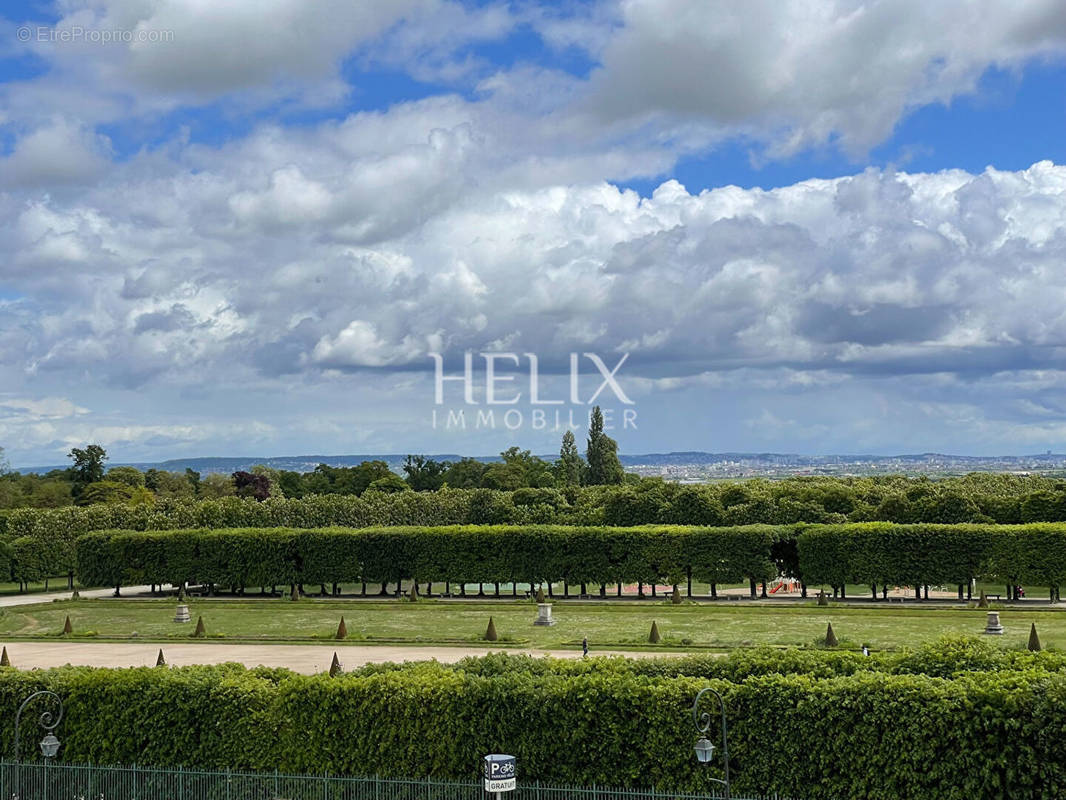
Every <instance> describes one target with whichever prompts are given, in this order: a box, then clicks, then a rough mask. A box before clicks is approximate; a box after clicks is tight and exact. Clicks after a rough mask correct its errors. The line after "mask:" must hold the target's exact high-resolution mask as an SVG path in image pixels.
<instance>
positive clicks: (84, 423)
mask: <svg viewBox="0 0 1066 800" xmlns="http://www.w3.org/2000/svg"><path fill="white" fill-rule="evenodd" d="M0 15H2V16H0V41H2V42H3V44H4V46H3V47H0V107H2V108H3V110H4V111H3V114H2V115H0V447H3V448H4V449H5V451H6V456H7V459H8V460H9V461H10V462H11V463H12V464H15V465H38V464H50V463H62V462H63V461H64V456H65V454H66V452H67V451H69V449H70V448H71V447H74V446H82V445H84V444H85V443H88V442H97V443H99V444H102V445H103V446H104V447H106V448H107V449H108V451H109V452H111V453H112V454H113V456H114V457H115V458H117V459H121V460H124V461H138V462H140V461H143V462H156V461H161V460H164V459H166V458H173V457H182V456H201V455H203V454H205V453H220V454H226V453H247V452H253V453H254V452H263V453H307V452H315V451H326V452H329V451H332V452H391V453H395V452H464V453H480V454H485V453H495V452H499V451H501V450H503V449H505V448H507V447H508V446H511V445H518V446H520V447H522V448H523V449H530V450H532V451H533V452H538V453H551V452H555V451H556V450H557V448H558V443H559V438H560V436H561V433H562V431H561V429H559V427H558V426H557V425H556V426H553V425H552V423H553V422H554V419H555V417H554V415H555V409H558V410H559V414H560V419H562V420H563V422H564V424H565V423H566V422H569V419H570V416H569V414H571V413H572V414H573V415H574V417H575V418H576V419H578V420H580V418H581V416H582V414H584V413H587V401H588V397H589V394H590V393H591V391H593V390H594V389H595V386H596V383H594V382H593V381H595V380H598V376H599V375H600V373H599V372H598V371H597V369H595V368H594V366H593V364H592V362H591V361H590V360H589V359H588V358H587V357H586V356H585V354H587V353H592V354H595V355H596V356H597V357H598V358H600V359H601V360H602V362H603V364H604V365H605V366H606V368H607V369H610V368H613V367H614V366H615V365H616V364H617V363H618V362H619V360H620V359H621V358H623V356H624V357H625V359H626V360H625V363H624V364H623V365H622V366H621V367H620V369H619V372H618V374H617V379H618V382H619V384H620V386H622V387H623V388H624V390H625V393H626V395H627V397H628V399H629V400H631V401H632V402H631V404H629V403H625V402H622V401H621V400H620V399H619V398H617V397H616V396H614V395H613V393H607V394H605V395H602V396H601V397H600V398H598V401H599V402H601V403H602V404H603V405H604V406H605V408H608V407H609V410H612V411H613V412H614V419H616V420H624V418H625V414H626V412H627V411H628V412H630V415H631V417H632V421H633V425H632V426H631V427H628V428H626V429H622V428H619V429H617V431H616V433H617V435H616V438H618V440H619V443H620V447H621V450H622V452H623V453H647V452H663V451H676V450H705V451H718V452H722V451H737V452H759V451H774V452H794V453H800V454H808V455H810V454H824V453H848V452H850V453H855V452H858V453H864V452H865V453H878V454H893V453H907V452H930V451H935V452H946V453H958V454H962V455H974V454H996V453H1018V454H1023V453H1034V452H1035V453H1042V452H1045V451H1046V450H1048V449H1051V450H1053V451H1055V452H1066V391H1064V390H1066V312H1064V311H1063V309H1064V308H1066V271H1064V270H1063V269H1062V264H1063V263H1066V166H1064V165H1066V104H1064V103H1063V101H1062V87H1063V86H1066V5H1063V4H1062V3H1061V2H1058V1H1057V0H1031V1H1029V2H1024V3H994V2H993V3H987V4H980V3H979V4H977V5H976V6H975V5H974V4H973V3H971V2H964V0H942V2H937V3H919V2H910V1H909V0H894V1H893V2H882V3H866V2H859V1H858V0H856V1H855V2H851V1H850V0H840V1H839V2H827V3H821V4H814V5H812V4H810V3H806V2H802V1H801V0H780V2H777V1H772V0H756V1H754V2H746V3H737V4H724V5H723V4H712V3H705V2H698V1H697V0H657V1H656V2H651V0H631V1H630V2H615V0H599V1H598V2H591V3H578V2H566V3H551V4H548V3H537V2H530V3H493V2H474V1H473V0H470V1H469V2H466V1H460V0H390V2H360V3H332V2H331V3H324V4H306V3H302V2H298V1H297V0H265V2H254V3H253V2H251V0H231V2H227V3H217V4H204V3H200V4H192V5H190V4H189V3H187V2H184V0H160V1H159V2H153V3H134V2H129V0H64V2H47V0H46V2H36V1H34V2H29V0H26V2H10V3H6V4H5V5H4V8H3V10H2V11H0ZM75 31H81V32H82V33H81V34H79V35H75V33H74V32H75ZM86 32H88V33H86ZM104 32H107V36H106V37H104V36H103V33H104ZM664 56H669V57H664ZM467 352H470V353H473V354H475V355H476V354H481V353H485V352H489V353H493V352H503V353H514V354H517V355H518V356H519V357H520V360H521V363H520V364H515V363H512V362H510V361H501V362H500V366H501V369H502V371H501V373H500V374H505V373H510V376H512V377H514V378H515V379H516V381H519V382H521V381H524V378H522V375H523V374H524V373H523V372H522V368H524V367H526V366H527V363H526V362H527V354H533V355H534V356H536V358H537V360H538V364H539V365H540V367H541V371H542V374H543V376H544V382H543V387H542V388H543V394H542V398H543V399H548V400H553V401H554V400H562V401H563V402H562V403H561V404H557V405H550V404H544V405H541V406H539V408H541V409H542V410H543V412H544V413H543V415H542V414H541V413H540V412H539V411H538V406H537V404H535V403H532V402H531V399H532V398H531V396H530V392H529V389H528V387H527V386H526V385H525V384H524V383H523V385H522V386H518V387H517V388H518V389H519V390H521V391H522V392H523V397H522V398H521V400H520V401H519V402H518V403H516V404H514V406H502V405H501V406H500V407H499V410H498V412H497V413H496V415H495V418H494V419H493V424H492V425H491V426H490V425H488V424H486V425H482V426H480V427H479V426H476V425H470V424H465V425H459V424H458V423H457V424H456V425H454V426H448V425H447V424H446V423H447V420H448V411H449V410H451V411H452V412H456V413H455V417H456V418H458V416H459V415H458V413H457V412H458V411H459V410H464V411H465V414H464V415H463V418H464V422H465V423H469V422H470V420H471V419H474V420H475V421H476V420H477V418H478V417H477V411H478V409H479V408H480V409H481V410H482V411H484V410H485V409H484V403H483V401H484V399H485V395H484V394H483V392H484V385H485V384H484V378H485V371H484V368H483V366H482V367H479V373H478V380H479V387H480V388H478V390H477V393H475V396H474V400H475V402H474V403H469V402H468V401H467V400H466V399H465V398H464V397H463V395H462V393H461V392H460V391H459V387H458V385H457V384H449V385H448V386H447V392H446V394H447V398H446V401H445V402H444V403H437V402H436V401H435V391H434V390H435V385H434V362H433V359H432V357H431V354H433V353H439V354H441V356H442V357H443V358H444V359H445V362H446V366H445V368H446V370H447V371H448V372H449V373H450V374H453V375H454V374H455V373H456V372H457V371H458V370H459V369H461V365H462V360H463V357H464V354H465V353H467ZM574 354H576V355H577V356H578V359H579V362H580V364H581V366H582V369H583V370H585V371H584V372H583V373H582V380H588V381H589V383H588V384H587V385H586V384H582V388H581V392H580V394H579V402H574V401H573V400H572V397H573V395H572V394H571V393H570V390H569V380H570V378H569V376H568V368H569V364H570V361H569V359H570V357H571V356H573V355H574ZM500 388H501V390H502V389H507V388H509V387H508V385H507V384H501V385H500ZM508 411H512V413H511V414H510V416H507V412H508ZM549 411H550V412H551V414H550V415H549V414H548V412H549ZM435 412H436V416H435ZM442 414H443V416H441V415H442ZM442 420H443V422H442ZM541 423H544V424H543V425H541ZM538 425H539V427H538ZM612 435H615V434H614V433H612ZM577 438H578V441H579V442H581V441H582V439H583V434H582V431H581V430H579V431H578V432H577Z"/></svg>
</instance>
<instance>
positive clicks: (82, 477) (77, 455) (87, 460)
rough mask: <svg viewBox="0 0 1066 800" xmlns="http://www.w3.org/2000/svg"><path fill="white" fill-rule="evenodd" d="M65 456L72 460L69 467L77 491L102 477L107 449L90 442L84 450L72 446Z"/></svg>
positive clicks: (100, 479)
mask: <svg viewBox="0 0 1066 800" xmlns="http://www.w3.org/2000/svg"><path fill="white" fill-rule="evenodd" d="M67 458H69V459H71V460H72V461H73V462H74V466H73V467H71V470H72V477H73V478H74V483H75V485H76V486H78V487H79V488H78V493H79V494H80V492H81V489H82V488H84V487H86V486H88V485H89V484H90V483H96V482H97V481H102V480H103V479H104V462H105V461H107V451H106V450H104V448H102V447H101V446H100V445H98V444H90V445H88V446H87V447H86V448H85V449H84V450H83V449H81V448H80V447H75V448H73V449H72V450H71V451H70V452H69V453H68V454H67Z"/></svg>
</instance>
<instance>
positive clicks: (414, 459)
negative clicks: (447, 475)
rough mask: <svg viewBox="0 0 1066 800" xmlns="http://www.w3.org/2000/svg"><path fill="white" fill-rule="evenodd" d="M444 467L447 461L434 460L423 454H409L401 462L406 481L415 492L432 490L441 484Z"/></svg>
mask: <svg viewBox="0 0 1066 800" xmlns="http://www.w3.org/2000/svg"><path fill="white" fill-rule="evenodd" d="M446 469H448V462H447V461H435V460H434V459H432V458H426V457H425V456H411V455H409V456H407V458H406V459H404V462H403V471H404V472H406V473H407V483H408V485H409V486H410V487H411V488H412V489H414V490H415V491H416V492H432V491H434V490H436V489H439V488H440V487H441V486H443V485H444V471H445V470H446Z"/></svg>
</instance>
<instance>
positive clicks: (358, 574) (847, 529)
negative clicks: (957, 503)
mask: <svg viewBox="0 0 1066 800" xmlns="http://www.w3.org/2000/svg"><path fill="white" fill-rule="evenodd" d="M76 541H77V544H76V549H77V559H76V562H77V571H78V577H79V579H80V580H81V581H82V582H83V583H85V584H88V585H112V586H117V585H119V584H130V583H180V582H181V581H190V582H197V583H211V584H215V585H218V586H221V587H225V588H235V589H241V588H246V587H258V586H271V585H278V584H282V585H284V584H292V583H307V584H326V583H351V582H357V581H366V582H378V581H381V582H389V583H394V582H397V581H401V580H418V581H422V582H434V583H436V582H444V581H448V582H452V583H477V582H484V583H493V582H497V581H498V582H510V581H518V582H529V583H536V582H540V581H554V582H558V581H568V582H569V583H570V584H579V583H585V584H591V585H597V584H612V583H615V582H625V583H636V582H640V581H642V582H645V583H652V582H659V583H664V582H665V583H683V582H685V581H686V580H688V578H689V577H691V578H692V579H693V580H695V581H698V582H706V583H735V582H739V581H743V580H754V581H762V580H766V579H769V578H771V577H773V576H775V575H778V574H785V575H791V576H793V577H798V578H801V579H802V580H803V581H805V582H806V583H807V584H811V585H822V584H828V585H833V586H840V585H843V584H845V583H851V584H855V583H864V584H867V585H877V586H885V585H891V586H902V585H906V586H922V585H943V584H948V585H956V584H957V585H963V584H968V583H969V582H970V579H971V578H986V579H995V580H1001V581H1003V582H1004V583H1007V584H1010V585H1013V584H1017V583H1024V584H1030V585H1043V586H1051V587H1053V589H1056V590H1057V587H1058V586H1060V585H1061V584H1062V583H1064V582H1066V525H1062V524H1050V523H1048V524H1034V525H892V524H889V523H857V524H850V525H817V526H800V527H793V526H769V525H749V526H741V527H737V528H726V527H681V526H642V527H639V528H609V527H597V526H584V527H573V526H552V525H528V526H485V525H479V526H449V527H430V528H407V527H387V528H354V529H353V528H327V529H321V530H304V529H295V528H270V529H265V528H251V529H236V530H205V529H199V530H184V531H166V532H148V531H145V532H140V531H103V532H94V533H91V534H86V535H84V536H82V537H80V538H78V539H77V540H76ZM14 544H15V548H14V549H15V555H14V558H15V564H16V567H15V569H16V572H18V571H20V570H22V569H23V566H22V562H20V561H19V558H20V554H22V553H26V552H28V553H29V554H30V556H32V557H33V558H35V559H37V561H36V562H31V563H43V562H45V561H46V560H47V559H48V558H53V559H55V561H56V563H61V564H62V565H63V568H64V569H68V568H69V565H70V560H69V559H68V555H69V554H67V553H65V551H64V553H62V554H55V553H53V552H52V551H48V550H45V551H44V552H42V553H38V551H37V550H36V549H34V546H35V545H36V544H37V541H36V540H34V539H32V537H22V538H20V539H17V540H15V543H14ZM61 555H62V558H61ZM24 557H25V556H24ZM42 570H43V568H42ZM44 571H45V572H46V570H44ZM20 574H21V573H20ZM34 574H37V573H34ZM53 574H54V573H53Z"/></svg>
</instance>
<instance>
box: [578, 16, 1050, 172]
mask: <svg viewBox="0 0 1066 800" xmlns="http://www.w3.org/2000/svg"><path fill="white" fill-rule="evenodd" d="M621 9H622V24H621V25H620V26H619V27H618V28H617V29H616V32H615V33H614V35H613V36H612V37H611V38H610V39H609V40H608V41H607V43H606V45H605V46H603V48H602V51H601V52H600V54H599V58H600V59H601V62H602V66H601V67H600V68H599V69H598V70H597V71H596V73H595V74H594V75H593V78H592V95H591V97H590V99H589V107H590V108H591V109H592V110H593V111H594V112H595V113H597V114H599V115H601V116H603V117H604V118H606V119H611V120H641V119H647V118H648V117H651V116H656V115H659V116H660V117H661V118H660V119H659V120H658V121H657V122H658V125H660V126H662V125H664V124H665V125H669V124H670V122H669V121H670V120H671V119H673V120H674V121H675V123H676V122H679V121H683V120H696V121H702V122H705V123H706V124H707V125H709V126H710V129H709V130H708V131H707V132H706V134H705V135H706V136H708V137H710V138H713V137H715V136H718V137H721V136H725V135H729V134H738V133H747V134H754V135H755V136H756V137H757V138H763V139H765V140H767V141H768V142H769V143H770V144H771V145H772V150H773V151H774V152H777V153H782V154H783V153H790V152H795V151H797V150H800V149H802V148H805V147H809V146H811V145H814V144H820V143H824V142H827V141H829V140H830V138H831V137H834V136H839V137H840V141H841V143H842V144H843V145H844V146H845V147H846V148H847V149H849V150H850V151H852V152H861V151H864V150H865V149H867V148H869V147H871V146H873V145H874V144H876V143H878V142H879V141H881V140H882V139H884V138H885V137H886V136H887V135H888V134H889V133H890V132H891V130H892V128H893V126H894V125H895V124H896V122H897V121H898V120H899V119H900V117H901V116H902V115H903V114H904V113H906V112H907V111H908V110H910V109H913V108H916V107H919V106H922V105H926V104H929V103H947V102H950V100H951V99H952V98H953V97H956V96H957V95H959V94H966V93H970V92H972V91H974V89H975V87H976V84H977V81H978V79H979V78H980V77H981V75H982V73H983V72H984V71H985V70H986V69H987V68H988V67H991V66H995V67H998V68H1000V69H1013V68H1016V67H1018V66H1020V65H1022V64H1024V63H1025V62H1027V61H1029V60H1032V59H1034V58H1039V57H1044V56H1049V55H1057V56H1061V55H1062V53H1063V52H1064V50H1066V8H1064V7H1063V5H1062V4H1061V3H1059V2H1056V0H1029V1H1028V2H1023V3H978V4H974V3H972V2H969V0H944V1H943V2H937V3H928V2H922V0H898V1H897V2H891V3H870V2H859V1H858V0H834V1H833V2H826V3H820V4H813V5H812V4H811V3H807V2H803V0H785V1H782V0H754V1H753V2H747V3H743V4H732V5H729V4H725V5H723V4H720V3H705V2H700V1H699V0H665V2H664V1H663V0H628V1H627V2H624V3H623V4H622V6H621ZM664 118H665V119H664Z"/></svg>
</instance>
